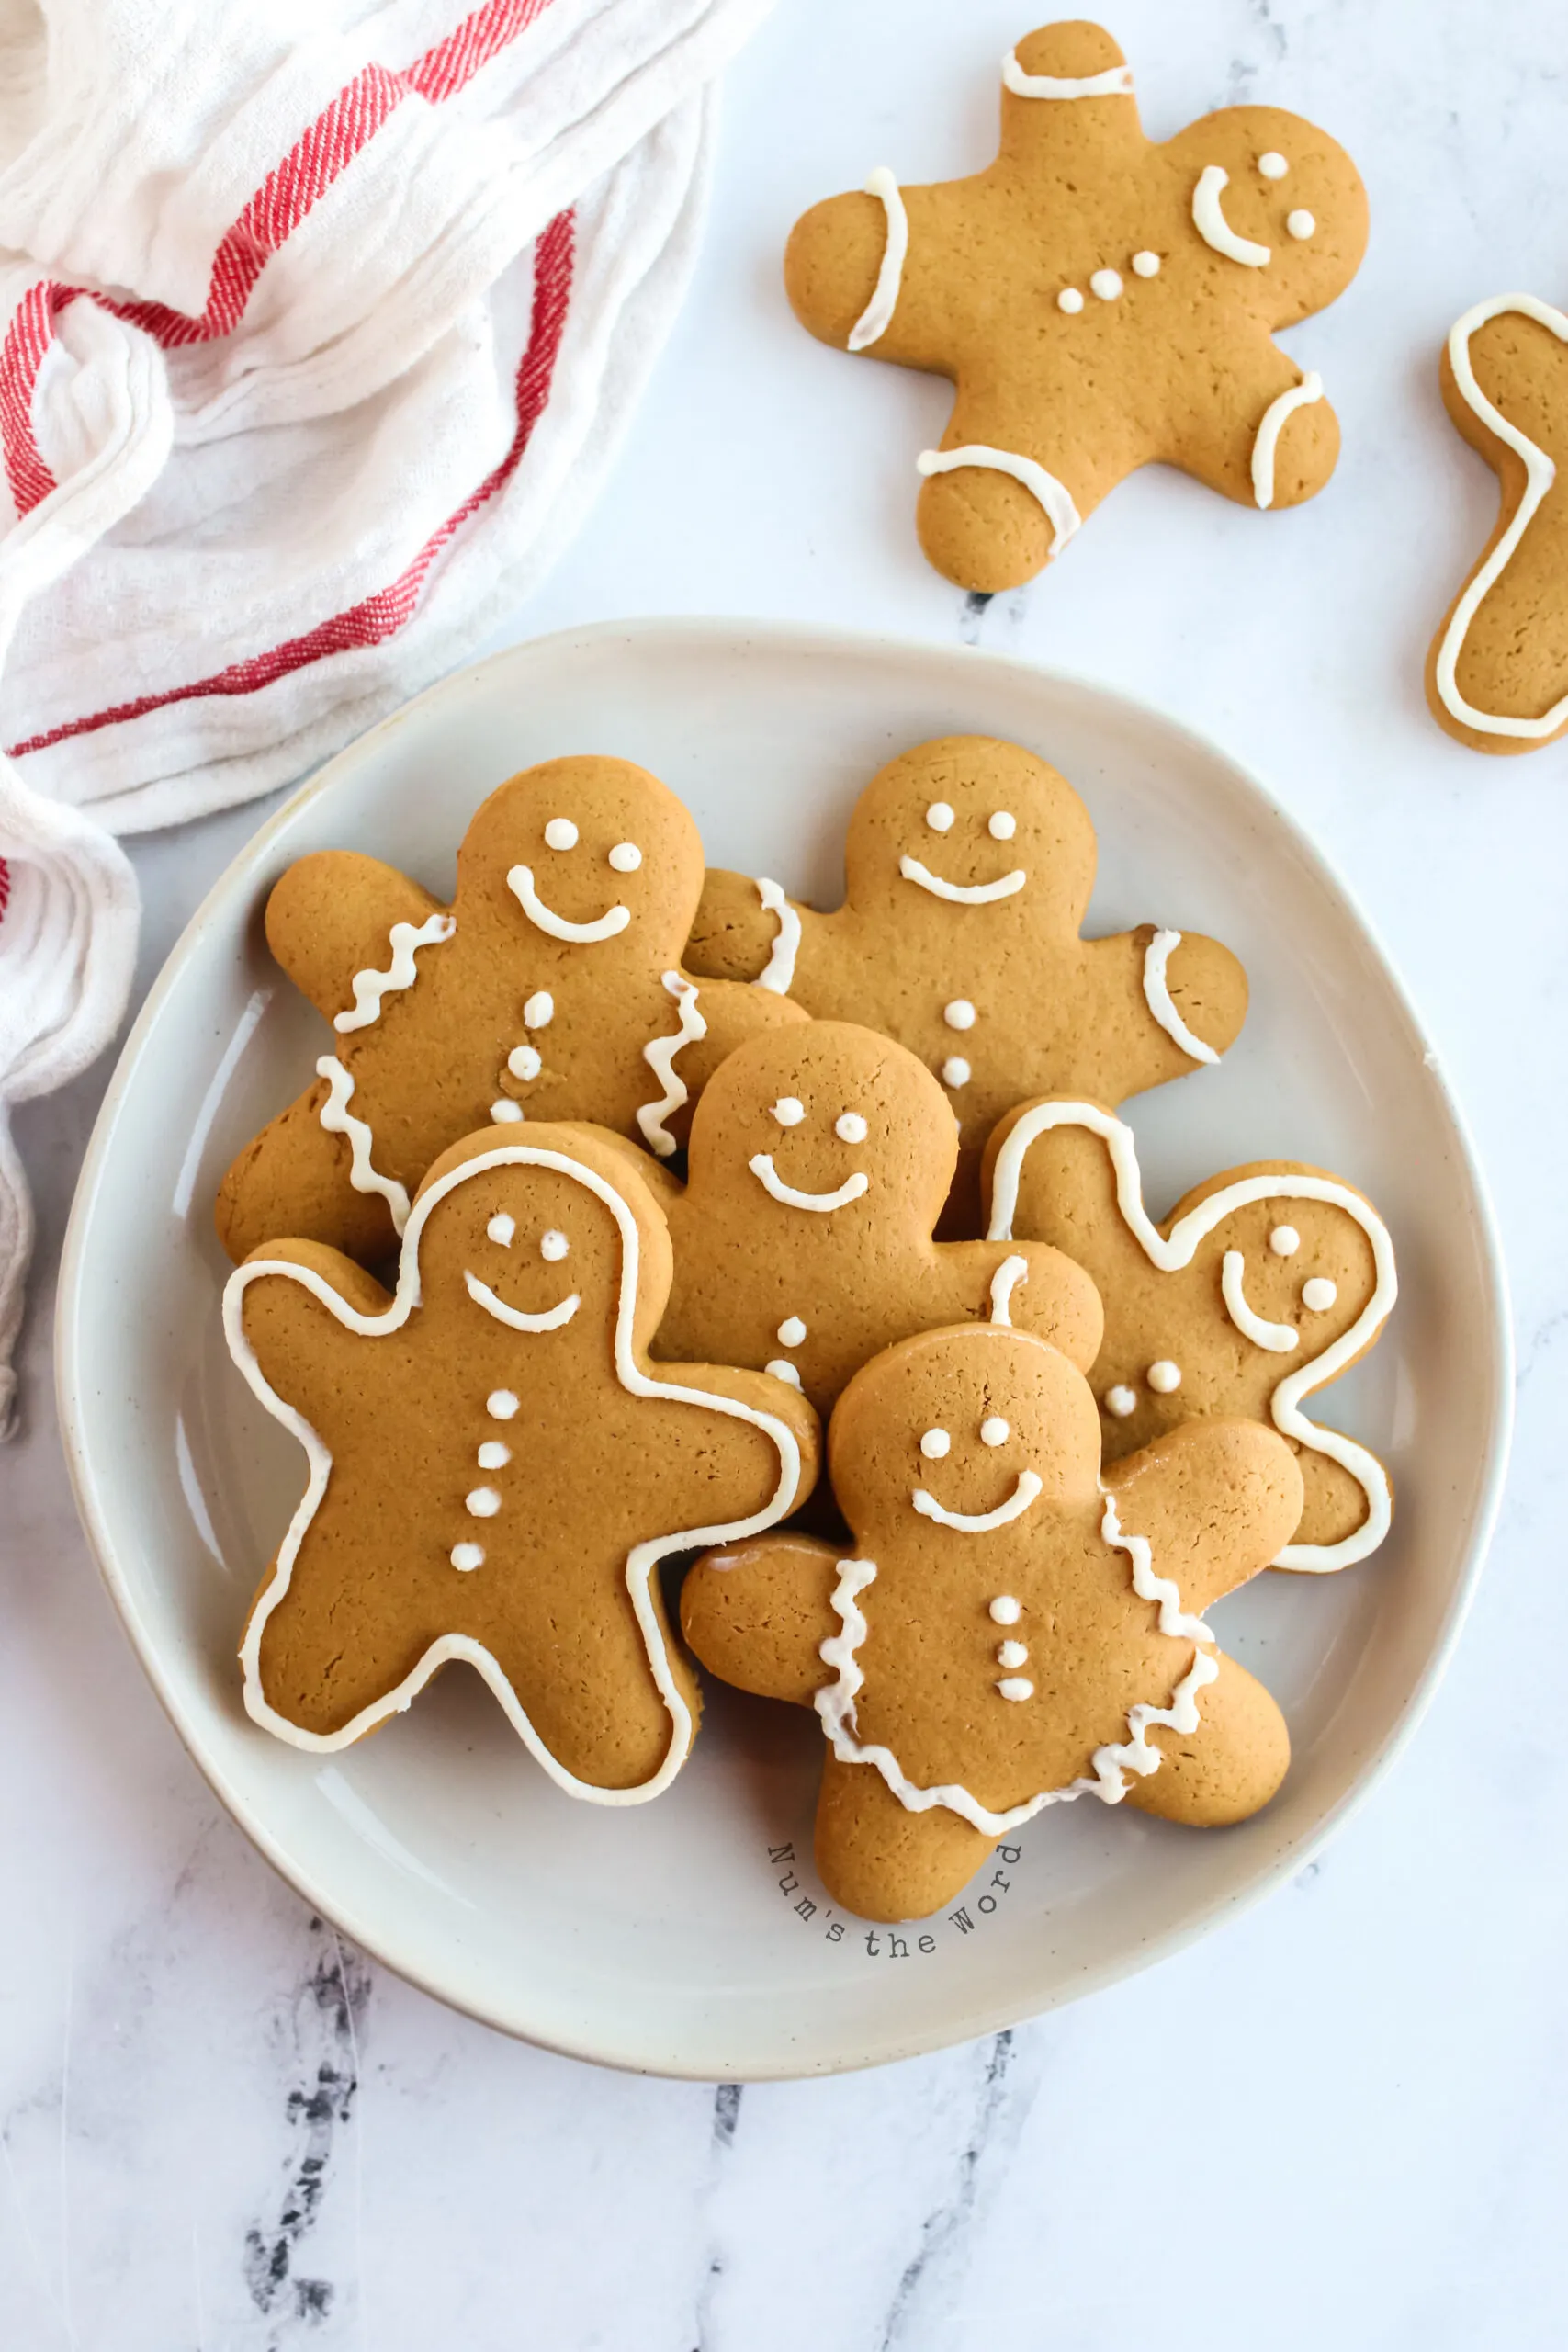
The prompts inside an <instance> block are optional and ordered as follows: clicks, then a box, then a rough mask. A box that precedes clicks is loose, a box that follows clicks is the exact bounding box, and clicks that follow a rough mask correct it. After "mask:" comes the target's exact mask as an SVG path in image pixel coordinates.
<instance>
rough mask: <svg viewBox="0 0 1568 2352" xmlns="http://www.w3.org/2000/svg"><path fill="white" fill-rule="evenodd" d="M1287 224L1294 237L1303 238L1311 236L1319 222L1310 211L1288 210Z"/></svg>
mask: <svg viewBox="0 0 1568 2352" xmlns="http://www.w3.org/2000/svg"><path fill="white" fill-rule="evenodd" d="M1285 226H1286V228H1287V229H1288V230H1289V231H1290V232H1291V234H1292V237H1296V238H1303V237H1310V236H1311V234H1312V232H1313V231H1314V229H1315V228H1316V226H1317V222H1316V221H1315V220H1314V218H1313V216H1312V214H1311V213H1310V212H1306V211H1301V212H1287V213H1286V215H1285Z"/></svg>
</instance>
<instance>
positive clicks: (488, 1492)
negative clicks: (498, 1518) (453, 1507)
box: [463, 1487, 501, 1519]
mask: <svg viewBox="0 0 1568 2352" xmlns="http://www.w3.org/2000/svg"><path fill="white" fill-rule="evenodd" d="M463 1503H464V1508H465V1509H466V1510H468V1512H469V1513H470V1514H471V1515H472V1517H474V1518H475V1519H493V1518H494V1517H495V1515H496V1512H497V1511H498V1510H500V1509H501V1497H500V1496H499V1495H498V1494H497V1493H496V1491H495V1488H494V1487H474V1488H473V1489H472V1491H471V1492H470V1493H468V1494H467V1495H465V1496H464V1498H463Z"/></svg>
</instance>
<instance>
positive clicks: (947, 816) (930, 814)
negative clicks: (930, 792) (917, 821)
mask: <svg viewBox="0 0 1568 2352" xmlns="http://www.w3.org/2000/svg"><path fill="white" fill-rule="evenodd" d="M926 822H927V824H928V825H929V826H930V827H931V831H932V832H933V833H945V832H946V831H948V830H949V829H950V827H951V826H952V823H953V811H952V809H950V808H949V807H948V805H947V803H946V801H945V800H933V801H932V802H931V807H930V808H929V809H927V810H926Z"/></svg>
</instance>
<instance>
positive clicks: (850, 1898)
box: [817, 1748, 997, 1924]
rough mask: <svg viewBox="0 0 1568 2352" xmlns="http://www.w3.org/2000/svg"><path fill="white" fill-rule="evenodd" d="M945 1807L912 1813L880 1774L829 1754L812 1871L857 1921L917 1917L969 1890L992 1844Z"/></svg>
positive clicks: (825, 1760)
mask: <svg viewBox="0 0 1568 2352" xmlns="http://www.w3.org/2000/svg"><path fill="white" fill-rule="evenodd" d="M996 1842H997V1841H996V1839H995V1838H992V1837H988V1836H987V1833H986V1832H985V1831H984V1830H982V1829H976V1828H974V1827H973V1826H971V1824H970V1823H968V1822H967V1821H965V1820H964V1819H963V1818H962V1817H961V1815H958V1814H956V1813H950V1812H948V1810H947V1808H946V1807H945V1805H933V1806H932V1807H931V1809H930V1811H929V1812H926V1813H911V1812H910V1811H909V1810H908V1807H907V1806H905V1805H902V1804H899V1802H898V1800H897V1797H896V1796H895V1795H894V1794H893V1792H892V1791H891V1789H889V1788H888V1786H887V1784H886V1781H884V1779H883V1777H882V1775H881V1773H880V1772H878V1771H875V1770H873V1768H872V1767H871V1766H870V1765H866V1764H846V1763H844V1762H842V1761H841V1759H840V1758H839V1757H837V1756H836V1755H834V1753H833V1751H832V1750H831V1748H829V1751H828V1754H827V1756H826V1758H825V1759H824V1762H823V1767H822V1792H821V1795H820V1796H819V1797H818V1804H817V1868H818V1872H819V1874H820V1876H821V1880H822V1883H823V1885H824V1886H825V1887H826V1888H827V1890H828V1892H829V1894H831V1895H833V1896H835V1897H836V1898H837V1900H838V1901H839V1902H840V1903H841V1904H843V1905H844V1906H845V1908H846V1909H847V1910H851V1911H854V1912H857V1913H858V1914H859V1915H860V1917H862V1918H863V1919H884V1920H886V1921H888V1922H889V1923H894V1924H896V1923H897V1921H899V1920H902V1919H923V1918H926V1917H929V1916H930V1914H931V1912H933V1911H938V1910H940V1909H941V1908H942V1905H943V1904H944V1903H947V1902H949V1901H951V1899H952V1897H953V1895H955V1894H958V1892H959V1890H960V1889H961V1888H962V1887H964V1886H966V1885H967V1884H968V1883H969V1881H970V1880H971V1879H972V1878H973V1877H974V1875H975V1873H976V1871H977V1870H978V1869H979V1868H980V1867H981V1865H982V1864H983V1863H984V1862H985V1860H986V1859H987V1855H988V1854H989V1853H990V1852H991V1851H992V1849H993V1848H994V1847H995V1845H996Z"/></svg>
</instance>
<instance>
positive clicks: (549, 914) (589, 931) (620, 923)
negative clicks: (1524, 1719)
mask: <svg viewBox="0 0 1568 2352" xmlns="http://www.w3.org/2000/svg"><path fill="white" fill-rule="evenodd" d="M506 887H507V888H508V889H509V890H510V891H511V893H512V895H513V898H514V899H516V901H517V903H518V905H519V906H520V907H521V908H522V910H523V911H524V913H525V915H526V916H527V918H528V920H529V922H531V923H536V924H537V926H538V928H539V929H540V930H541V931H547V932H548V933H549V935H550V937H551V938H552V939H564V940H567V941H569V942H570V943H571V944H574V945H578V946H585V947H586V946H592V944H593V943H594V941H595V940H600V939H614V937H615V933H617V932H618V931H625V929H626V925H627V923H629V922H630V921H631V919H632V918H631V910H630V909H629V908H628V907H621V906H615V907H609V908H606V910H605V911H604V913H603V914H602V915H596V916H595V917H594V919H593V921H592V922H568V921H567V919H566V917H565V915H558V914H557V913H556V911H555V910H554V908H553V907H547V906H546V904H545V902H544V900H543V899H541V898H540V896H539V894H538V892H537V890H536V889H535V888H534V869H533V867H532V866H531V865H514V866H513V868H512V871H511V872H510V874H508V876H507V877H506Z"/></svg>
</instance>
